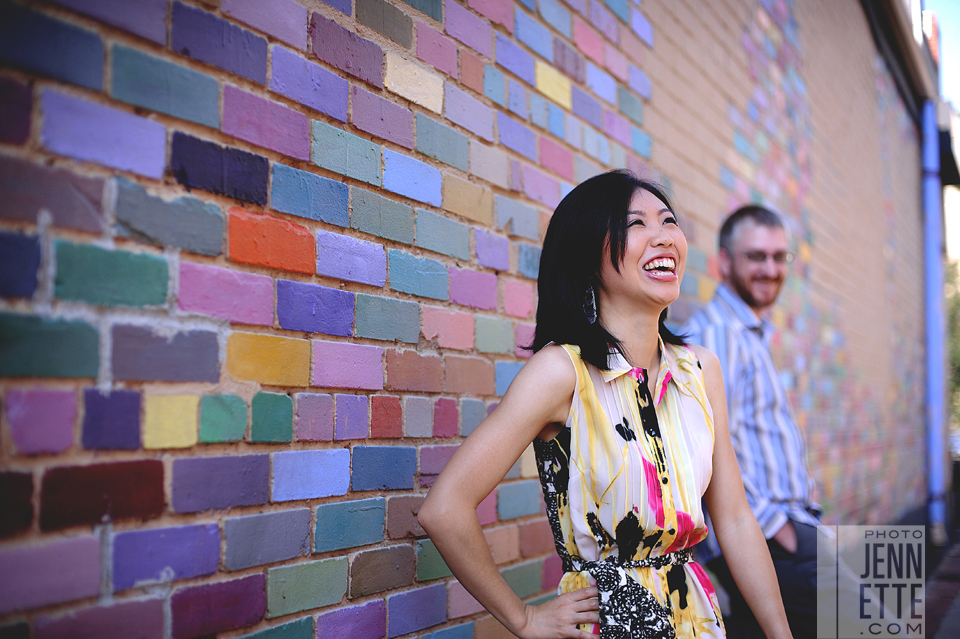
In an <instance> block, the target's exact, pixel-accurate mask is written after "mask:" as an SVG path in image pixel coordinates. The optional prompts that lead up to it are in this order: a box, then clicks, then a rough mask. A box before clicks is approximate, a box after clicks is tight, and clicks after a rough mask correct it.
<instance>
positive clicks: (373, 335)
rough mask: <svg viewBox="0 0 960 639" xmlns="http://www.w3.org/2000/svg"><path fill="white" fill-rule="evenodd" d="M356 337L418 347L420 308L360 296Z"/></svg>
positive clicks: (361, 294)
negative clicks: (403, 343) (405, 343)
mask: <svg viewBox="0 0 960 639" xmlns="http://www.w3.org/2000/svg"><path fill="white" fill-rule="evenodd" d="M357 337H369V338H370V339H382V340H388V341H391V342H392V341H394V340H399V341H401V342H407V343H408V344H416V343H417V340H419V338H420V305H419V304H417V303H416V302H405V301H403V300H394V299H390V298H387V297H380V296H379V295H365V294H363V293H358V294H357Z"/></svg>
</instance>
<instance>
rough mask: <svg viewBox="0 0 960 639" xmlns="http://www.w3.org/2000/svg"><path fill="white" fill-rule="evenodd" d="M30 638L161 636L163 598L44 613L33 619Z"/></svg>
mask: <svg viewBox="0 0 960 639" xmlns="http://www.w3.org/2000/svg"><path fill="white" fill-rule="evenodd" d="M33 637H34V639H100V638H101V637H127V638H128V639H161V637H163V601H162V600H160V599H146V600H135V601H124V602H122V603H117V604H113V605H111V606H91V607H90V608H82V609H80V610H76V611H74V612H70V613H68V614H66V615H45V616H42V617H37V618H36V620H35V621H34V622H33Z"/></svg>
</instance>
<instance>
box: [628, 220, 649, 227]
mask: <svg viewBox="0 0 960 639" xmlns="http://www.w3.org/2000/svg"><path fill="white" fill-rule="evenodd" d="M637 224H639V225H640V226H646V225H645V224H644V223H643V220H633V221H632V222H630V223H629V224H627V227H628V228H629V227H631V226H635V225H637Z"/></svg>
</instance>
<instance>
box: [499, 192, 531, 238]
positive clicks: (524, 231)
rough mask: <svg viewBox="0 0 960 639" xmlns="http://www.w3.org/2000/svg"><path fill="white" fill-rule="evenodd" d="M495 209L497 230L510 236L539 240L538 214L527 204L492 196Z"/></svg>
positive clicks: (504, 197) (501, 196)
mask: <svg viewBox="0 0 960 639" xmlns="http://www.w3.org/2000/svg"><path fill="white" fill-rule="evenodd" d="M494 202H495V204H496V207H497V228H498V229H502V230H506V231H507V232H508V233H510V234H511V235H519V236H520V237H526V238H529V239H531V240H539V239H540V213H538V212H537V209H535V208H533V207H532V206H530V205H529V204H524V203H522V202H519V201H517V200H516V199H515V198H512V197H506V196H503V195H496V196H494Z"/></svg>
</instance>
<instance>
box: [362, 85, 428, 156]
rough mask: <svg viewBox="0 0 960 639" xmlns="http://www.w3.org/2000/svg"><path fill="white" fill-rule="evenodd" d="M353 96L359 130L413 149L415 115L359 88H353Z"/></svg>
mask: <svg viewBox="0 0 960 639" xmlns="http://www.w3.org/2000/svg"><path fill="white" fill-rule="evenodd" d="M351 94H352V99H353V116H352V117H353V123H354V125H356V127H357V128H358V129H361V130H363V131H366V132H367V133H372V134H373V135H376V136H377V137H381V138H383V139H384V140H390V141H391V142H396V143H397V144H399V145H400V146H405V147H407V148H408V149H412V148H413V113H411V112H410V111H409V110H407V109H404V108H403V107H402V106H399V105H397V104H394V103H393V102H390V101H389V100H384V99H383V98H381V97H380V96H379V95H374V94H373V93H370V92H369V91H367V90H366V89H361V88H360V87H358V86H354V87H351Z"/></svg>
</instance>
